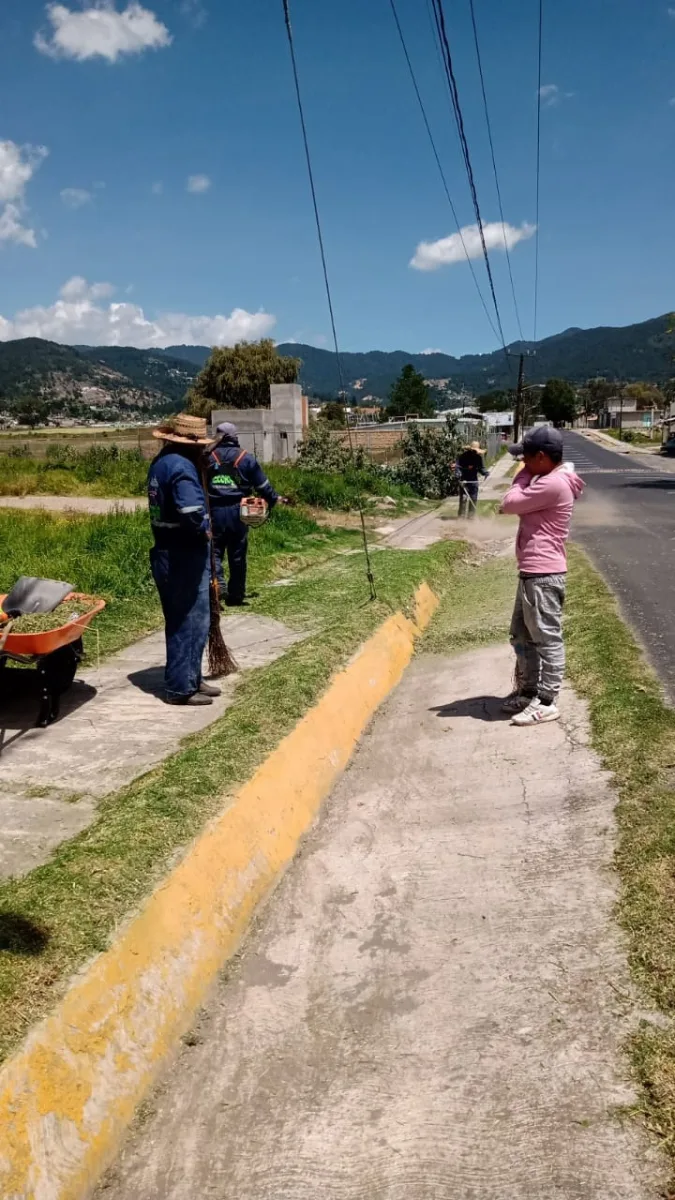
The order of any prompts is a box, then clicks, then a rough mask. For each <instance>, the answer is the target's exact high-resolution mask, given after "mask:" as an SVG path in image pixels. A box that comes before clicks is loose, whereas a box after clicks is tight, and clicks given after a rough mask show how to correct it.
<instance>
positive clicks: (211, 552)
mask: <svg viewBox="0 0 675 1200" xmlns="http://www.w3.org/2000/svg"><path fill="white" fill-rule="evenodd" d="M200 474H201V477H202V491H203V493H204V504H205V506H206V515H207V516H208V518H209V534H210V536H209V557H210V562H211V587H212V588H213V589H214V591H215V590H216V588H217V587H218V576H217V574H216V548H215V546H214V544H213V521H212V519H211V501H210V499H209V482H208V477H207V474H206V467H205V466H204V464H203V463H202V464H201V472H200Z"/></svg>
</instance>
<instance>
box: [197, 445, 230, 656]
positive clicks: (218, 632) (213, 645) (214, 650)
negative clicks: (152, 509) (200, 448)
mask: <svg viewBox="0 0 675 1200" xmlns="http://www.w3.org/2000/svg"><path fill="white" fill-rule="evenodd" d="M202 487H203V489H204V500H205V502H206V511H207V513H208V515H209V524H211V505H210V504H209V485H208V480H207V478H206V469H205V468H204V467H203V466H202ZM209 550H210V554H211V585H210V587H209V602H210V608H211V621H210V625H209V644H208V651H209V675H212V676H213V678H214V679H221V678H222V677H223V676H224V675H234V674H235V672H236V671H237V670H238V668H237V663H236V661H235V659H234V657H233V655H232V654H231V653H230V651H229V650H228V648H227V646H226V645H225V638H224V637H223V632H222V629H221V628H220V588H219V585H218V576H217V575H216V550H215V546H214V544H213V526H212V525H211V539H210V541H209Z"/></svg>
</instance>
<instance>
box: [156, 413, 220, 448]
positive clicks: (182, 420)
mask: <svg viewBox="0 0 675 1200" xmlns="http://www.w3.org/2000/svg"><path fill="white" fill-rule="evenodd" d="M152 436H153V437H155V438H157V439H158V440H159V441H160V442H180V443H181V444H182V445H183V446H211V445H212V444H213V438H211V437H209V431H208V427H207V424H206V419H205V418H204V417H193V416H191V415H190V413H178V414H177V415H176V416H175V417H172V419H171V420H170V421H167V423H166V424H165V425H159V426H158V428H157V429H153V431H152Z"/></svg>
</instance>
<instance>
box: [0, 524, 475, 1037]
mask: <svg viewBox="0 0 675 1200" xmlns="http://www.w3.org/2000/svg"><path fill="white" fill-rule="evenodd" d="M461 553H462V547H461V546H460V545H458V544H452V543H445V544H442V545H440V546H436V547H433V548H432V549H430V550H425V551H420V552H408V553H400V552H397V551H392V550H389V551H381V552H379V553H378V554H377V556H376V563H375V570H376V573H377V588H378V597H379V599H378V600H377V602H375V603H373V602H371V601H369V599H368V588H367V583H366V580H365V574H364V560H363V555H362V554H350V555H346V556H345V555H337V556H335V557H334V558H333V559H332V562H331V563H327V564H325V565H318V566H314V567H311V568H309V569H307V570H306V571H304V572H303V573H302V574H301V575H300V576H299V577H298V579H297V581H296V583H295V585H294V586H293V587H288V588H270V589H267V590H266V591H265V593H264V596H263V599H262V600H261V601H260V602H258V603H257V604H256V608H257V609H258V610H259V611H262V612H266V613H269V614H270V615H274V616H278V615H283V616H284V617H288V615H289V613H290V612H291V610H293V614H294V619H295V623H296V624H300V625H301V626H302V627H304V628H305V629H306V630H307V632H308V637H307V638H306V639H305V640H304V641H302V642H299V643H298V644H297V645H295V646H293V647H292V648H291V649H290V650H289V651H288V652H287V653H286V654H285V655H284V656H283V657H282V658H280V659H278V660H277V661H276V662H275V663H273V664H272V665H270V666H267V667H264V668H260V669H258V670H254V671H251V672H249V673H248V674H246V675H244V676H243V677H242V679H241V682H240V683H239V685H238V687H237V691H236V695H235V703H234V705H233V706H232V707H231V708H230V709H228V711H227V712H226V713H225V714H224V715H223V716H222V717H221V718H220V719H219V720H218V721H216V722H215V723H214V724H213V725H212V726H210V727H209V728H208V729H207V730H205V731H203V732H202V733H201V734H199V735H197V736H195V737H192V738H191V739H188V740H187V741H186V742H184V743H183V746H182V749H181V751H180V752H179V753H178V754H176V755H175V756H174V757H173V758H170V759H168V760H167V761H166V762H165V763H163V764H162V765H161V766H159V767H158V768H157V769H155V770H153V771H151V772H150V773H149V774H147V775H145V776H143V777H142V778H140V779H139V780H137V781H136V782H135V783H133V784H131V785H130V786H129V787H127V788H125V789H123V790H122V791H120V792H118V793H116V794H114V795H111V796H110V797H108V798H107V799H106V800H104V801H103V803H102V804H101V807H100V810H99V817H98V819H97V821H96V823H95V824H94V825H93V826H91V828H90V829H88V830H87V831H86V832H84V833H83V834H81V835H80V836H78V837H77V838H75V839H73V840H72V841H69V842H67V843H64V844H63V845H62V846H61V847H60V848H59V849H58V850H57V851H56V852H55V854H54V856H53V858H52V859H51V860H50V861H49V862H48V863H47V864H45V865H44V866H42V867H39V868H38V869H36V870H34V871H32V872H31V873H30V874H29V875H26V876H25V877H24V878H22V879H17V880H9V881H7V882H5V883H2V884H0V1055H2V1056H3V1057H4V1056H5V1055H6V1054H7V1053H8V1052H9V1051H11V1049H12V1048H13V1047H14V1046H15V1045H16V1044H17V1042H18V1040H19V1039H20V1038H21V1037H22V1035H23V1034H25V1033H26V1031H27V1029H28V1028H29V1027H30V1025H31V1024H33V1023H34V1022H35V1021H36V1020H37V1019H38V1018H39V1017H41V1016H42V1015H43V1014H44V1013H45V1011H46V1010H47V1009H48V1008H49V1006H50V1005H51V1004H53V1003H54V1001H55V999H56V998H57V997H58V995H59V994H60V992H61V991H62V990H63V988H64V986H65V984H66V983H67V980H68V978H69V977H70V975H71V974H72V972H73V971H74V970H76V969H77V968H78V967H80V966H81V965H82V964H83V963H85V962H86V961H87V960H88V959H89V958H90V957H91V956H92V955H94V954H96V953H97V952H99V951H101V950H104V949H105V948H106V946H107V944H108V938H109V936H110V934H111V932H112V931H113V930H114V929H115V928H116V926H117V925H118V924H119V922H120V921H121V920H122V919H123V918H124V917H125V915H126V914H127V913H128V912H129V911H130V910H132V909H133V908H134V907H135V906H136V905H138V904H139V903H140V902H141V900H142V899H143V897H144V896H145V895H146V894H147V893H148V892H149V890H150V889H151V888H152V886H153V884H154V883H155V882H156V881H157V880H158V879H159V878H161V876H162V875H163V874H164V873H165V871H166V869H167V866H168V864H169V863H170V862H171V861H174V860H175V855H176V852H177V850H179V849H180V848H181V847H183V846H185V845H186V843H188V842H189V841H190V839H191V838H192V837H194V836H195V834H197V833H198V832H199V830H200V829H201V828H202V827H203V826H204V824H205V822H206V821H207V820H208V819H209V818H210V817H212V816H213V815H214V814H215V813H216V812H217V811H219V810H221V809H222V807H223V803H224V797H225V796H226V795H227V794H228V792H232V791H233V790H234V789H235V788H236V787H237V785H238V784H241V783H243V782H244V781H245V780H246V779H248V778H250V776H251V774H252V772H253V771H254V770H255V768H256V767H257V766H258V764H259V763H260V762H261V761H262V760H263V758H264V757H265V756H266V755H267V754H268V753H269V752H270V750H272V749H273V747H274V746H276V745H277V744H278V743H279V741H280V740H281V739H282V738H283V737H284V736H285V735H286V734H287V733H289V732H290V730H291V729H292V728H293V727H294V725H295V724H296V723H297V721H298V720H299V719H300V717H301V716H303V715H304V713H305V712H306V711H307V709H308V708H309V707H310V706H311V705H312V704H314V703H315V702H316V700H317V699H318V698H319V696H320V695H321V694H322V693H323V691H324V690H325V688H326V686H327V684H328V682H329V680H330V678H331V676H332V675H333V674H334V672H335V671H336V670H337V669H339V668H340V667H341V666H342V665H343V664H344V663H345V662H346V661H347V660H348V659H349V657H350V655H351V654H352V653H353V652H354V651H355V650H356V648H357V647H358V646H359V645H360V644H361V643H362V642H363V641H364V640H365V638H367V637H368V636H369V635H370V634H371V633H372V632H373V630H374V629H375V628H376V627H377V626H378V625H379V624H380V623H381V622H382V621H383V620H384V619H385V618H386V617H387V616H389V615H390V613H391V612H392V611H395V610H396V609H399V608H401V607H404V608H405V607H408V605H409V604H410V601H411V599H412V596H413V592H414V590H415V588H416V587H417V585H418V584H419V583H420V582H421V581H422V580H423V579H426V580H427V581H428V582H429V584H430V585H431V586H432V587H436V588H438V589H439V590H445V589H446V588H447V587H452V586H453V579H455V578H456V577H457V574H458V572H459V573H460V574H461V572H462V571H464V570H469V569H470V568H466V567H464V566H459V568H458V567H457V565H456V563H457V558H458V556H460V555H461ZM293 596H294V597H295V601H294V600H293ZM226 629H227V627H226ZM225 637H226V638H227V631H225Z"/></svg>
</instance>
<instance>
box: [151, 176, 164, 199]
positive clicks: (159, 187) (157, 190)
mask: <svg viewBox="0 0 675 1200" xmlns="http://www.w3.org/2000/svg"><path fill="white" fill-rule="evenodd" d="M150 191H151V192H152V194H153V196H161V195H162V192H163V191H164V184H163V183H162V181H161V179H157V180H155V182H154V183H153V185H152V187H151V188H150Z"/></svg>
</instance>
